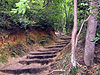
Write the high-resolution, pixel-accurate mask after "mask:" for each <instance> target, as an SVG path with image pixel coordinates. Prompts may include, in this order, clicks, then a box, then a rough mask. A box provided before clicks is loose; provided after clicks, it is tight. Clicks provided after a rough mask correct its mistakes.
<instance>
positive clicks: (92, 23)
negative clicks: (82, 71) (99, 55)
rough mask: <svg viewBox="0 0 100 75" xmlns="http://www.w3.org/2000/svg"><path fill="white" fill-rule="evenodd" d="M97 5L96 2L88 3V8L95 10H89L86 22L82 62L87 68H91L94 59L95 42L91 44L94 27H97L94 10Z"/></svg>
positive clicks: (96, 11) (95, 10)
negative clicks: (89, 15)
mask: <svg viewBox="0 0 100 75" xmlns="http://www.w3.org/2000/svg"><path fill="white" fill-rule="evenodd" d="M97 4H98V1H97V0H92V1H91V2H90V7H91V8H92V7H93V6H95V8H92V9H91V10H90V13H92V14H91V17H90V18H89V22H88V28H87V33H86V42H85V53H84V62H85V64H86V65H87V66H91V64H92V63H93V59H94V51H95V42H91V41H92V40H93V39H94V38H95V34H96V27H97V19H96V16H97V13H98V8H96V6H97Z"/></svg>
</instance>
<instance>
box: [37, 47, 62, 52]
mask: <svg viewBox="0 0 100 75" xmlns="http://www.w3.org/2000/svg"><path fill="white" fill-rule="evenodd" d="M62 49H63V48H61V49H48V50H38V51H39V52H60V51H61V50H62Z"/></svg>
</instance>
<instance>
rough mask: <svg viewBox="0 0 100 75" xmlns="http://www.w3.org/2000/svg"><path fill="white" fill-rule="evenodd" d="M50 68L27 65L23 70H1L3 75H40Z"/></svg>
mask: <svg viewBox="0 0 100 75" xmlns="http://www.w3.org/2000/svg"><path fill="white" fill-rule="evenodd" d="M47 69H48V66H35V67H34V65H26V66H24V67H23V68H19V69H2V70H0V71H1V72H3V73H8V74H14V75H16V74H17V75H19V74H23V73H24V74H25V73H28V74H36V73H40V72H41V71H44V70H47Z"/></svg>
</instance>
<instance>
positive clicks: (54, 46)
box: [44, 45, 64, 48]
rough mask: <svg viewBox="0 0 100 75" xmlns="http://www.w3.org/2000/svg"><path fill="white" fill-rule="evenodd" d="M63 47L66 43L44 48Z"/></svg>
mask: <svg viewBox="0 0 100 75" xmlns="http://www.w3.org/2000/svg"><path fill="white" fill-rule="evenodd" d="M62 47H64V45H55V46H48V47H44V48H62Z"/></svg>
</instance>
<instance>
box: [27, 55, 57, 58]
mask: <svg viewBox="0 0 100 75" xmlns="http://www.w3.org/2000/svg"><path fill="white" fill-rule="evenodd" d="M53 57H56V54H49V55H35V56H34V55H28V56H27V59H35V58H37V59H46V58H53Z"/></svg>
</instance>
